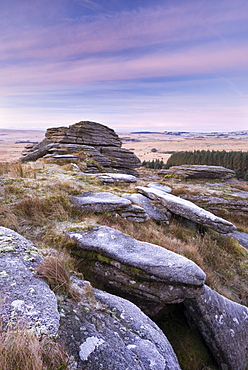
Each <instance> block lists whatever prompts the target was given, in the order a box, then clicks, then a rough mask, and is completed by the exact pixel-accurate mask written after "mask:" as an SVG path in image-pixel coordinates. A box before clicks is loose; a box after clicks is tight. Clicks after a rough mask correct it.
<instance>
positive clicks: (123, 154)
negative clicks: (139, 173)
mask: <svg viewBox="0 0 248 370" xmlns="http://www.w3.org/2000/svg"><path fill="white" fill-rule="evenodd" d="M101 153H102V154H103V155H105V156H107V157H108V158H110V159H111V160H112V166H113V167H114V168H136V167H139V166H140V165H141V163H140V160H139V158H138V157H136V156H135V155H134V154H133V152H130V151H129V150H128V149H123V148H116V147H115V148H111V147H103V148H102V149H101Z"/></svg>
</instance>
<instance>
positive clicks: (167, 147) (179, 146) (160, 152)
mask: <svg viewBox="0 0 248 370" xmlns="http://www.w3.org/2000/svg"><path fill="white" fill-rule="evenodd" d="M120 136H121V137H128V136H129V138H130V140H139V141H124V142H123V147H124V148H126V149H129V150H132V151H133V152H134V153H135V154H136V155H137V157H139V158H140V160H141V161H144V160H146V161H149V160H153V159H160V160H161V159H162V160H163V161H164V162H165V163H166V161H167V159H168V158H169V157H170V155H171V154H172V152H175V151H176V152H178V151H185V150H188V151H191V150H226V151H232V150H241V151H247V150H248V136H247V135H245V136H243V137H238V136H237V138H235V137H228V138H221V137H208V136H207V135H206V136H205V137H203V138H194V134H193V133H192V135H190V136H188V137H183V136H182V137H179V136H178V135H164V134H162V133H161V134H158V133H154V134H152V133H151V134H130V135H124V134H123V133H122V134H120ZM154 148H155V149H156V150H157V151H156V152H152V151H151V150H152V149H154Z"/></svg>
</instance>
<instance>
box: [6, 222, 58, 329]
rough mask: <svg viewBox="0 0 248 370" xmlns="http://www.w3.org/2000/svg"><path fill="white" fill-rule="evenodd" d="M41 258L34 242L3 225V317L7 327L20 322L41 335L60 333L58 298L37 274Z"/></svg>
mask: <svg viewBox="0 0 248 370" xmlns="http://www.w3.org/2000/svg"><path fill="white" fill-rule="evenodd" d="M40 261H41V255H40V253H39V251H38V249H37V248H35V247H34V246H33V244H32V243H31V242H30V241H28V240H27V239H25V238H23V237H22V236H21V235H19V234H18V233H16V232H14V231H12V230H10V229H7V228H5V227H0V292H1V293H0V295H1V305H0V317H1V318H2V323H3V326H4V328H6V327H7V326H11V325H18V324H19V323H20V325H22V326H26V327H28V328H32V329H33V330H34V331H35V332H36V333H37V334H39V335H40V334H55V333H56V332H57V330H58V327H59V313H58V310H57V299H56V297H55V294H54V293H53V292H52V291H51V290H50V288H49V286H48V284H47V283H46V282H45V281H44V280H42V279H40V278H39V277H38V276H37V275H36V274H35V273H34V269H35V267H37V265H38V264H39V263H40Z"/></svg>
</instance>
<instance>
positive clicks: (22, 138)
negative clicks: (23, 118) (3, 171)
mask: <svg viewBox="0 0 248 370" xmlns="http://www.w3.org/2000/svg"><path fill="white" fill-rule="evenodd" d="M44 135H45V132H44V131H36V130H6V129H0V162H14V161H17V160H18V159H19V158H20V156H21V152H22V150H23V149H24V147H25V146H26V145H27V144H28V142H30V143H32V142H40V141H41V140H42V139H43V138H44Z"/></svg>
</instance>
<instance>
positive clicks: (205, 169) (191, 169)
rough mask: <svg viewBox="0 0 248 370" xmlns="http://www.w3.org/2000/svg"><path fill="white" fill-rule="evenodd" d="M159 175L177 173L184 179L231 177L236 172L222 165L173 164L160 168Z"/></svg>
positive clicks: (176, 174)
mask: <svg viewBox="0 0 248 370" xmlns="http://www.w3.org/2000/svg"><path fill="white" fill-rule="evenodd" d="M158 174H159V175H175V176H179V177H182V178H184V179H225V180H226V179H230V178H233V177H235V172H234V171H233V170H230V169H229V168H225V167H222V166H207V165H189V164H184V165H181V166H173V167H170V168H169V169H168V170H160V171H159V172H158Z"/></svg>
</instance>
